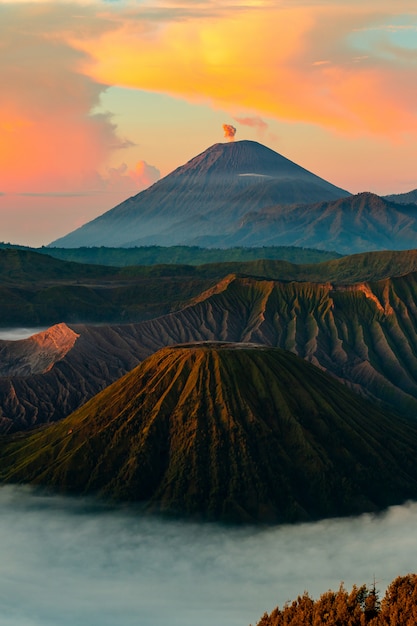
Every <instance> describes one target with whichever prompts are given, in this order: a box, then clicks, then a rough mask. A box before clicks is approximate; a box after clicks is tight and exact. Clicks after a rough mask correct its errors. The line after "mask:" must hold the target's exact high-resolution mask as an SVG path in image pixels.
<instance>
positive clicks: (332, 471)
mask: <svg viewBox="0 0 417 626" xmlns="http://www.w3.org/2000/svg"><path fill="white" fill-rule="evenodd" d="M416 448H417V423H416V422H412V421H407V420H404V419H401V418H394V417H393V416H392V415H390V414H386V413H384V412H382V411H380V410H378V409H376V408H375V407H374V406H372V405H371V404H367V403H366V402H365V401H363V400H361V399H360V398H358V397H357V396H356V395H354V394H352V392H350V391H349V390H348V389H347V388H346V387H345V386H343V385H341V384H340V383H339V382H337V381H335V380H334V379H332V378H331V377H329V376H328V375H327V374H325V373H324V372H322V371H321V370H319V369H318V368H316V367H314V366H313V365H310V364H309V363H306V362H305V361H303V360H302V359H299V358H298V357H296V356H294V355H293V354H290V353H288V352H286V351H283V350H280V349H270V348H265V347H260V346H259V347H256V346H255V347H254V346H247V345H241V344H240V345H239V344H238V345H235V344H233V345H230V344H227V343H226V344H217V343H208V344H205V345H204V344H203V345H201V344H194V345H193V344H191V345H183V346H177V347H175V348H166V349H163V350H161V351H159V352H157V353H156V354H154V355H152V356H151V357H149V358H148V359H147V360H146V361H145V362H143V363H142V364H140V365H139V366H138V367H137V368H135V369H134V370H133V371H132V372H130V373H129V374H127V375H126V376H125V377H123V378H122V379H120V380H119V381H117V382H116V383H114V384H113V385H111V386H110V387H108V388H107V389H105V390H104V391H103V392H101V393H100V394H99V395H97V396H96V397H94V398H93V399H92V400H90V401H89V402H88V403H87V404H85V405H84V406H83V407H81V408H80V409H79V410H78V411H76V412H75V413H73V414H72V415H70V416H69V417H68V418H66V419H65V420H63V421H61V422H59V423H57V424H53V425H51V426H49V427H47V428H44V429H41V430H38V431H36V432H34V433H27V434H25V435H23V434H19V435H14V436H9V437H8V438H4V439H3V441H2V443H1V454H0V458H1V460H0V478H1V480H2V481H3V482H12V483H31V484H34V485H43V486H47V487H50V488H52V489H55V490H58V491H61V492H64V493H77V494H98V495H100V496H103V497H105V498H110V499H111V500H126V501H130V502H140V503H144V506H145V508H146V510H149V511H158V512H164V513H169V514H181V515H187V516H193V517H195V516H196V517H201V518H203V519H216V520H223V521H237V522H253V521H265V522H272V523H276V522H293V521H299V520H308V519H317V518H321V517H329V516H338V515H347V514H356V513H360V512H363V511H375V510H378V509H380V508H383V507H386V506H388V505H391V504H395V503H401V502H403V501H404V500H405V499H407V498H416V497H417V466H416V463H415V450H416Z"/></svg>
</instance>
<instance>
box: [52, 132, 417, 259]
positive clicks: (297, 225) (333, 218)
mask: <svg viewBox="0 0 417 626" xmlns="http://www.w3.org/2000/svg"><path fill="white" fill-rule="evenodd" d="M416 202H417V190H415V191H411V192H409V193H406V194H398V195H392V196H387V197H385V198H381V197H379V196H377V195H375V194H371V193H368V192H366V193H361V194H358V195H356V196H351V195H350V194H349V193H348V192H347V191H345V190H343V189H340V188H339V187H336V186H334V185H332V184H331V183H329V182H327V181H325V180H324V179H322V178H319V177H318V176H316V175H315V174H312V173H311V172H308V171H307V170H305V169H304V168H302V167H300V166H298V165H296V164H295V163H293V162H292V161H289V160H288V159H286V158H285V157H283V156H281V155H280V154H278V153H276V152H274V151H273V150H270V149H269V148H267V147H266V146H263V145H262V144H259V143H257V142H254V141H237V142H232V143H225V144H215V145H214V146H211V147H210V148H208V149H207V150H205V151H204V152H203V153H202V154H200V155H198V156H196V157H195V158H193V159H191V161H189V162H188V163H186V164H185V165H183V166H181V167H179V168H178V169H176V170H175V171H174V172H172V173H171V174H169V175H168V176H166V177H165V178H163V179H161V180H160V181H158V182H157V183H155V184H154V185H152V187H150V188H149V189H146V190H145V191H142V192H140V193H139V194H137V195H136V196H134V197H132V198H129V199H128V200H126V201H125V202H122V203H121V204H120V205H118V206H117V207H115V208H114V209H111V210H110V211H107V212H106V213H104V214H103V215H101V216H99V217H97V218H96V219H95V220H93V221H91V222H89V223H88V224H85V225H84V226H82V227H81V228H79V229H77V230H76V231H74V232H72V233H69V234H68V235H66V236H64V237H62V238H60V239H58V240H56V241H54V242H53V243H52V244H50V245H51V246H55V247H61V248H78V247H81V246H88V247H91V246H111V247H128V248H129V247H134V246H149V245H161V246H173V245H189V246H193V245H194V246H195V245H198V246H202V247H208V248H210V247H218V248H228V247H231V246H251V247H256V246H271V245H274V246H276V245H278V246H302V247H309V248H318V249H321V250H331V251H336V252H339V253H342V254H352V253H355V252H366V251H369V250H384V249H397V250H404V249H409V248H414V247H416V242H417V204H416Z"/></svg>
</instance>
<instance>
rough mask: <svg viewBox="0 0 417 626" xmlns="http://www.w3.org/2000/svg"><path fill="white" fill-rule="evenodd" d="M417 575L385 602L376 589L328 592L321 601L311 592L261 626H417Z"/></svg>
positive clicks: (399, 582)
mask: <svg viewBox="0 0 417 626" xmlns="http://www.w3.org/2000/svg"><path fill="white" fill-rule="evenodd" d="M416 620H417V575H416V574H407V575H406V576H398V578H396V579H395V580H393V581H392V582H391V584H390V585H389V586H388V588H387V591H386V593H385V596H384V597H383V599H382V601H381V600H380V599H379V595H378V592H377V590H376V589H375V586H373V587H371V588H370V589H369V588H368V587H367V586H366V585H362V586H361V587H356V586H354V587H353V588H352V590H351V591H350V592H348V591H347V590H346V589H345V588H344V586H343V584H342V585H341V586H340V588H339V590H338V591H336V592H334V591H327V592H326V593H323V594H322V595H321V596H320V598H319V599H318V600H313V599H312V598H311V597H310V596H309V594H308V593H307V592H304V594H303V595H302V596H298V598H297V600H294V601H293V602H291V603H287V604H286V605H285V606H284V607H283V608H282V609H281V610H280V609H279V607H277V608H276V609H274V610H273V611H272V613H271V614H270V615H268V614H267V613H265V615H264V616H263V617H262V619H261V621H260V622H259V623H258V626H366V625H368V626H415V624H416V623H417V621H416Z"/></svg>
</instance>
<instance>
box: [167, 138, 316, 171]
mask: <svg viewBox="0 0 417 626" xmlns="http://www.w3.org/2000/svg"><path fill="white" fill-rule="evenodd" d="M300 172H306V173H307V174H308V172H307V170H304V168H302V167H300V166H298V165H296V164H295V163H293V162H292V161H290V160H289V159H287V158H285V157H284V156H282V155H281V154H279V153H278V152H275V151H274V150H271V148H267V146H264V145H263V144H261V143H259V142H257V141H250V140H248V139H244V140H241V141H228V142H225V143H215V144H214V145H212V146H210V148H207V150H204V152H202V153H201V154H199V155H197V156H196V157H194V158H193V159H191V160H190V161H188V163H186V164H185V165H183V166H181V167H179V168H177V169H176V170H175V171H174V172H173V175H175V176H178V175H190V174H192V173H198V174H200V175H206V174H207V173H210V174H212V175H213V174H216V173H217V174H220V173H221V174H229V175H230V174H232V173H233V174H238V175H239V174H241V175H245V174H251V173H254V174H258V175H263V176H271V177H274V178H277V177H282V176H283V175H287V176H289V175H291V174H292V175H295V174H296V173H297V174H298V175H299V174H300ZM310 175H311V174H310Z"/></svg>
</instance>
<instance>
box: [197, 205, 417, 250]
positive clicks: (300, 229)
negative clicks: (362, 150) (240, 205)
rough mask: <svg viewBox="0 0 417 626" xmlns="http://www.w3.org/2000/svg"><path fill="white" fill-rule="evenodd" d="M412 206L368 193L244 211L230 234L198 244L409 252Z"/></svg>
mask: <svg viewBox="0 0 417 626" xmlns="http://www.w3.org/2000/svg"><path fill="white" fill-rule="evenodd" d="M416 238H417V206H416V205H415V204H408V205H402V204H395V203H394V202H390V201H388V200H386V199H384V198H380V197H379V196H377V195H375V194H372V193H360V194H357V195H355V196H349V197H343V198H339V199H336V200H330V201H323V202H318V203H317V204H304V205H301V206H300V204H299V203H298V204H296V205H294V206H290V207H289V206H282V205H277V206H269V207H268V208H265V209H262V210H260V211H257V212H248V213H247V215H245V217H244V218H243V219H242V220H241V221H240V223H239V224H237V223H236V225H235V228H234V229H233V232H231V233H230V234H226V236H224V235H222V236H221V237H220V238H218V239H217V240H216V238H215V237H214V238H213V237H208V238H207V239H204V238H201V239H200V240H199V241H198V242H197V243H198V244H199V245H220V243H221V245H223V246H237V245H240V246H242V245H243V246H259V245H267V246H307V247H313V248H319V249H324V250H336V251H337V252H340V253H342V254H352V253H359V252H367V251H369V250H386V249H391V250H392V249H396V250H404V249H408V248H413V247H414V246H415V242H416Z"/></svg>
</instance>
